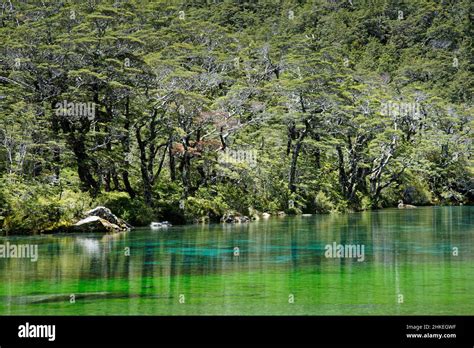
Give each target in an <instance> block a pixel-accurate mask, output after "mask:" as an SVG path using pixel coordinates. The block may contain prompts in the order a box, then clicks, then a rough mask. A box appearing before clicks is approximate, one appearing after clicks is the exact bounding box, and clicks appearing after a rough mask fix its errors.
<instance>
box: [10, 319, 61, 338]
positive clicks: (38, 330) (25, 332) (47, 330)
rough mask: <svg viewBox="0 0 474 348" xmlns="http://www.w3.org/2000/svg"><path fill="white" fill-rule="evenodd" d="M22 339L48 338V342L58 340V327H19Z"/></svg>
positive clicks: (27, 325) (31, 325)
mask: <svg viewBox="0 0 474 348" xmlns="http://www.w3.org/2000/svg"><path fill="white" fill-rule="evenodd" d="M18 337H20V338H47V339H48V341H54V340H55V339H56V325H34V324H30V323H28V322H27V323H26V324H25V325H20V326H18Z"/></svg>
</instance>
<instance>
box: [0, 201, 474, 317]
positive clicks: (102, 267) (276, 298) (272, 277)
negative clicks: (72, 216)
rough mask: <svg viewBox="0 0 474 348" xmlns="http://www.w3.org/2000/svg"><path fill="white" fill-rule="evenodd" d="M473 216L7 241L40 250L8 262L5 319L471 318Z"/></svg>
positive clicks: (1, 303)
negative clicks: (359, 253)
mask: <svg viewBox="0 0 474 348" xmlns="http://www.w3.org/2000/svg"><path fill="white" fill-rule="evenodd" d="M473 216H474V207H426V208H425V207H422V208H418V209H414V210H398V209H386V210H379V211H373V212H363V213H354V214H340V215H313V216H298V217H284V218H277V217H275V218H270V219H268V220H260V221H256V222H251V223H249V224H242V225H223V224H215V225H188V226H177V227H172V228H169V229H166V230H156V231H152V230H149V229H135V230H133V231H131V232H128V233H120V234H116V235H101V234H88V235H45V236H33V237H5V238H0V244H4V245H5V244H6V243H7V242H8V243H10V244H15V245H19V244H38V260H37V261H36V262H32V261H31V260H30V259H18V258H16V259H14V258H1V259H0V314H1V315H23V314H25V315H108V314H110V315H118V314H120V315H375V314H382V315H383V314H387V315H397V314H408V315H411V314H413V315H415V314H426V315H436V314H447V315H466V314H469V315H473V314H474V252H473V251H474V226H473ZM333 242H336V243H337V244H357V245H360V246H364V260H363V261H358V260H357V259H356V258H328V257H325V246H326V245H328V244H331V245H332V243H333ZM128 248H129V249H128ZM128 250H129V251H130V256H127V255H126V254H127V252H128ZM72 295H73V296H72Z"/></svg>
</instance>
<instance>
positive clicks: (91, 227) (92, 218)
mask: <svg viewBox="0 0 474 348" xmlns="http://www.w3.org/2000/svg"><path fill="white" fill-rule="evenodd" d="M84 215H85V217H84V219H81V220H79V221H78V222H76V223H75V224H74V225H73V226H72V231H74V232H105V233H109V232H123V231H130V229H131V227H132V226H131V225H130V224H128V223H127V222H126V221H125V220H122V219H121V218H119V217H117V216H115V215H114V214H113V213H112V212H111V211H110V209H109V208H106V207H103V206H99V207H96V208H94V209H91V210H89V211H87V212H85V213H84Z"/></svg>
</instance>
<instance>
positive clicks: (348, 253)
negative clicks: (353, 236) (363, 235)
mask: <svg viewBox="0 0 474 348" xmlns="http://www.w3.org/2000/svg"><path fill="white" fill-rule="evenodd" d="M324 249H325V250H326V252H325V253H324V256H326V257H327V258H357V261H359V262H362V261H364V260H365V250H364V249H365V246H364V245H363V244H337V243H336V242H333V243H332V244H327V245H326V246H325V247H324Z"/></svg>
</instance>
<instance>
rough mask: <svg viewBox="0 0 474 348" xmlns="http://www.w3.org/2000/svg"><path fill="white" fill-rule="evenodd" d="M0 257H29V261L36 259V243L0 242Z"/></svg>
mask: <svg viewBox="0 0 474 348" xmlns="http://www.w3.org/2000/svg"><path fill="white" fill-rule="evenodd" d="M0 258H4V259H30V260H31V262H36V261H38V245H37V244H10V242H6V243H5V244H0Z"/></svg>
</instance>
